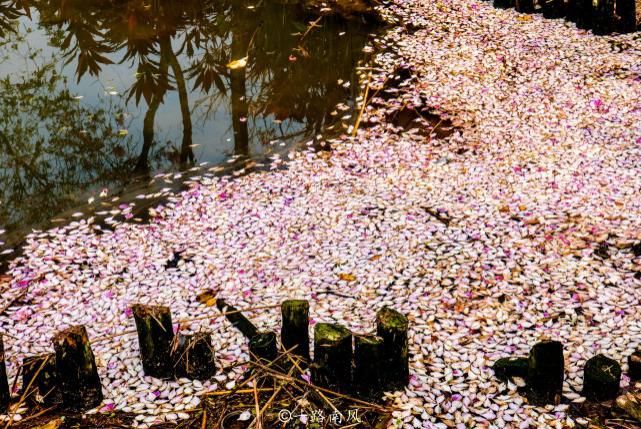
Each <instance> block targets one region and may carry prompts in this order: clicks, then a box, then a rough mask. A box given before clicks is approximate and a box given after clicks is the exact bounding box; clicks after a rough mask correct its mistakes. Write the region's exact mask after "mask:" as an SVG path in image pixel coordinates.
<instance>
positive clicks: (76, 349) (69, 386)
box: [53, 326, 102, 411]
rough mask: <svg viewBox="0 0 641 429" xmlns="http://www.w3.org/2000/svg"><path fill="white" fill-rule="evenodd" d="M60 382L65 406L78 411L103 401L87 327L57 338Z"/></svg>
mask: <svg viewBox="0 0 641 429" xmlns="http://www.w3.org/2000/svg"><path fill="white" fill-rule="evenodd" d="M53 347H54V349H55V351H56V379H57V380H58V388H59V389H60V393H61V395H62V402H63V405H64V406H65V407H67V408H69V409H72V410H75V411H84V410H87V409H89V408H93V407H96V406H97V405H99V404H100V403H101V402H102V385H101V384H100V377H99V376H98V370H97V368H96V360H95V358H94V355H93V351H92V350H91V344H89V337H88V336H87V330H86V329H85V327H84V326H74V327H71V328H69V329H66V330H64V331H62V332H59V333H57V334H56V335H55V336H54V337H53Z"/></svg>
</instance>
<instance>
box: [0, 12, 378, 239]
mask: <svg viewBox="0 0 641 429" xmlns="http://www.w3.org/2000/svg"><path fill="white" fill-rule="evenodd" d="M319 7H322V5H321V6H318V5H315V6H313V7H312V6H310V4H304V3H301V2H300V1H295V2H291V1H286V2H278V1H273V0H251V1H250V0H215V1H208V0H8V1H7V0H0V229H2V230H4V232H3V234H2V235H0V241H2V243H0V244H3V245H10V244H12V243H10V242H11V241H16V240H17V239H18V238H17V237H19V236H21V235H22V236H23V234H22V232H21V231H29V230H30V229H31V228H33V227H42V226H45V225H46V224H47V223H48V222H49V221H50V220H51V219H52V218H53V217H55V216H56V215H58V214H60V213H62V212H64V211H67V210H69V209H71V208H74V207H79V206H82V205H83V204H86V203H87V200H88V199H90V198H92V197H94V196H98V195H99V194H100V193H101V192H102V193H103V194H104V192H105V190H106V189H109V192H110V194H111V195H114V194H117V193H118V192H122V190H123V189H127V187H131V186H132V184H135V183H145V182H147V181H148V180H149V178H150V177H151V176H152V175H153V174H154V173H155V172H158V171H176V170H184V169H187V168H190V167H192V166H194V165H197V164H200V163H203V162H209V163H221V162H230V159H236V158H243V159H247V158H262V157H265V156H269V154H270V153H272V152H274V151H279V150H288V149H290V148H291V147H292V146H293V145H296V144H300V143H301V142H306V141H309V140H310V139H314V138H316V136H318V135H319V134H320V133H323V132H325V131H326V129H327V127H334V126H336V127H337V128H339V127H340V124H338V125H337V121H338V120H339V118H341V117H344V116H345V115H346V114H349V112H350V111H349V110H348V109H346V111H341V110H340V109H339V111H337V110H335V107H336V105H337V104H338V103H344V104H345V105H346V106H353V105H354V99H355V98H356V97H357V96H358V79H357V67H358V66H359V65H362V64H363V61H364V60H366V57H367V55H368V54H367V53H365V52H364V49H363V48H364V47H365V46H366V44H367V42H368V37H369V34H370V32H371V31H373V27H372V24H370V23H367V22H366V20H365V19H364V18H363V17H362V16H359V17H352V18H349V17H345V16H344V15H337V14H332V13H331V11H329V10H327V9H321V10H320V12H319V10H318V8H319ZM365 51H367V49H365ZM4 242H7V243H4Z"/></svg>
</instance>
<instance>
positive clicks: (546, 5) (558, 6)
mask: <svg viewBox="0 0 641 429" xmlns="http://www.w3.org/2000/svg"><path fill="white" fill-rule="evenodd" d="M541 6H542V9H543V16H544V17H545V18H548V19H556V18H563V17H564V16H565V1H564V0H542V1H541Z"/></svg>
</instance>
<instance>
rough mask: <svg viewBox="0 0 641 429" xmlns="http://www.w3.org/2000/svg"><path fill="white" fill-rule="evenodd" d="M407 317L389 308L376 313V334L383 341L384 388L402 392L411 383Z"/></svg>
mask: <svg viewBox="0 0 641 429" xmlns="http://www.w3.org/2000/svg"><path fill="white" fill-rule="evenodd" d="M408 329H409V323H408V321H407V317H405V316H404V315H402V314H401V313H399V312H398V311H396V310H393V309H391V308H389V307H383V308H382V309H381V310H379V312H378V313H376V334H377V335H378V336H379V337H381V338H382V339H383V361H384V362H383V388H384V389H385V390H400V389H403V388H404V387H405V386H407V384H408V383H409V374H410V373H409V350H408V349H409V344H408V338H407V331H408Z"/></svg>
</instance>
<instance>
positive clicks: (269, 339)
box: [249, 331, 278, 365]
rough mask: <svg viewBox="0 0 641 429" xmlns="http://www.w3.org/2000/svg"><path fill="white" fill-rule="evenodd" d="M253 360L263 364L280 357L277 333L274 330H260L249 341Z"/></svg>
mask: <svg viewBox="0 0 641 429" xmlns="http://www.w3.org/2000/svg"><path fill="white" fill-rule="evenodd" d="M249 354H250V356H251V360H252V361H254V362H258V363H262V364H263V365H265V364H269V363H271V362H274V361H275V360H276V358H277V357H278V345H277V344H276V333H275V332H272V331H267V332H259V333H258V334H256V335H254V338H252V339H251V341H250V342H249Z"/></svg>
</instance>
